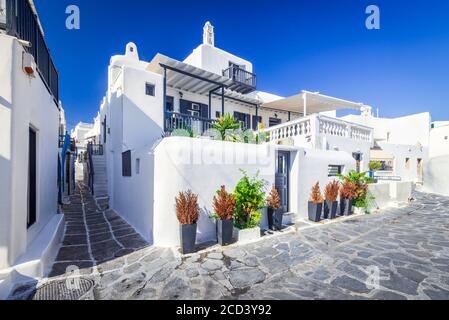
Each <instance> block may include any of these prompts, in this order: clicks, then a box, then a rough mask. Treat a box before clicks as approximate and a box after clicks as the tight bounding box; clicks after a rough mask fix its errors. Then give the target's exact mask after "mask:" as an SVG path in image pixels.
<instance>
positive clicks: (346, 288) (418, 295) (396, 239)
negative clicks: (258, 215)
mask: <svg viewBox="0 0 449 320" xmlns="http://www.w3.org/2000/svg"><path fill="white" fill-rule="evenodd" d="M85 192H86V191H85V190H83V189H81V194H80V197H79V203H77V201H76V199H77V198H76V197H75V199H74V200H75V201H72V204H73V205H74V208H73V210H70V211H68V212H66V214H67V218H68V224H67V230H66V231H67V232H66V236H65V239H64V246H63V247H62V248H61V251H60V253H59V255H58V258H57V262H56V263H55V265H54V267H53V271H52V274H51V275H52V276H58V275H61V274H62V273H63V271H64V268H65V267H66V266H67V264H72V263H73V264H75V265H78V266H80V267H81V268H82V270H81V271H82V273H83V274H85V275H88V276H90V277H92V278H94V279H95V281H96V283H97V285H96V287H95V290H94V294H95V298H96V299H289V300H291V299H337V300H347V299H394V300H398V299H449V198H447V197H441V196H437V195H431V194H425V193H418V192H417V193H415V195H414V197H415V201H413V202H412V203H411V204H409V205H408V206H406V207H403V208H390V209H387V210H383V211H381V212H379V213H375V214H371V215H363V216H357V217H354V218H353V219H349V220H345V221H341V222H337V223H333V224H327V225H323V226H319V227H314V228H309V229H299V230H298V231H297V232H296V233H289V234H284V235H279V236H277V237H273V238H270V239H265V240H263V241H259V242H256V243H251V244H247V245H242V246H231V247H228V248H222V249H217V250H213V251H211V252H206V253H201V254H200V253H198V254H193V255H191V256H188V257H182V256H181V255H179V254H178V253H177V252H176V251H175V250H173V249H168V248H156V247H152V246H147V245H146V244H145V243H144V241H143V239H141V238H140V236H138V235H137V234H136V233H135V232H134V231H133V230H132V228H131V227H129V226H126V225H125V224H126V223H125V222H124V221H123V220H122V219H120V218H119V217H118V216H116V215H115V214H114V213H113V212H111V211H102V213H100V215H99V216H97V215H96V214H94V212H97V211H98V208H95V206H94V204H93V203H92V201H90V200H88V201H86V199H87V198H88V195H87V194H86V193H85ZM83 205H84V211H83V210H81V211H80V210H79V209H80V207H79V206H83ZM100 212H101V210H100ZM81 215H82V216H83V219H80V217H81ZM83 230H87V231H88V232H87V236H86V232H83ZM106 234H107V235H108V236H106ZM75 246H76V247H75ZM62 276H64V275H62ZM19 292H22V293H23V292H24V290H23V289H22V291H19ZM22 296H23V295H22ZM19 298H20V297H19Z"/></svg>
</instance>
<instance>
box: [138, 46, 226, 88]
mask: <svg viewBox="0 0 449 320" xmlns="http://www.w3.org/2000/svg"><path fill="white" fill-rule="evenodd" d="M164 67H166V69H167V86H169V87H172V88H174V89H178V90H185V91H188V92H192V93H197V94H209V92H210V91H211V90H214V89H216V88H219V87H221V86H223V87H225V88H227V87H229V86H230V85H231V84H232V83H233V81H232V80H231V79H229V78H226V77H223V76H220V75H218V74H215V73H212V72H209V71H206V70H203V69H200V68H197V67H194V66H192V65H190V64H187V63H184V62H181V61H178V60H175V59H172V58H169V57H167V56H164V55H162V54H160V53H158V54H157V55H156V56H155V57H154V58H153V60H151V62H150V63H149V65H148V67H147V70H148V71H151V72H155V73H158V74H164Z"/></svg>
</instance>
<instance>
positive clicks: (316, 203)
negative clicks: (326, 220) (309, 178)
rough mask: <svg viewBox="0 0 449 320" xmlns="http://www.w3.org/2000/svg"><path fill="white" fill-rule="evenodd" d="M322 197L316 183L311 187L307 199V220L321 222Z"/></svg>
mask: <svg viewBox="0 0 449 320" xmlns="http://www.w3.org/2000/svg"><path fill="white" fill-rule="evenodd" d="M323 201H324V199H323V196H322V195H321V191H320V183H319V182H317V183H315V185H314V186H313V187H312V193H311V194H310V199H309V220H311V221H314V222H319V221H320V220H321V212H322V211H323Z"/></svg>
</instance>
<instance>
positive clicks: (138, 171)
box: [136, 158, 140, 174]
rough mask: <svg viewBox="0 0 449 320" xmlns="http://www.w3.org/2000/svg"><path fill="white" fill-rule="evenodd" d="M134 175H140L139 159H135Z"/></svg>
mask: <svg viewBox="0 0 449 320" xmlns="http://www.w3.org/2000/svg"><path fill="white" fill-rule="evenodd" d="M136 174H140V159H139V158H137V159H136Z"/></svg>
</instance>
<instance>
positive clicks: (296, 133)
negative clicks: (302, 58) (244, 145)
mask: <svg viewBox="0 0 449 320" xmlns="http://www.w3.org/2000/svg"><path fill="white" fill-rule="evenodd" d="M262 107H263V108H270V109H280V110H284V111H287V112H296V113H300V114H301V117H300V118H297V119H294V120H292V121H288V122H285V123H282V124H279V125H277V126H274V127H270V128H268V129H266V130H264V131H265V132H266V133H267V134H268V139H269V141H270V142H274V143H281V144H293V145H298V146H304V145H309V146H311V147H314V148H319V149H325V150H326V149H329V148H330V147H331V146H329V145H328V142H329V141H335V139H334V138H337V139H339V143H338V144H341V142H343V141H344V140H343V139H346V140H347V141H348V142H350V141H351V140H352V141H354V142H362V143H368V144H369V145H370V146H371V145H372V143H373V129H372V128H369V127H366V126H363V125H359V124H356V123H352V122H348V121H344V120H341V119H338V118H335V117H330V116H327V115H324V114H322V113H327V112H335V111H337V110H341V109H347V108H351V109H356V110H359V111H363V110H364V109H367V108H369V107H367V106H364V105H363V104H361V103H355V102H351V101H346V100H342V99H338V98H334V97H329V96H325V95H322V94H319V93H313V92H308V91H303V92H302V93H301V94H298V95H295V96H291V97H288V98H285V99H281V100H277V101H273V102H270V103H265V104H263V105H262ZM308 114H309V115H308ZM334 148H335V146H334Z"/></svg>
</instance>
